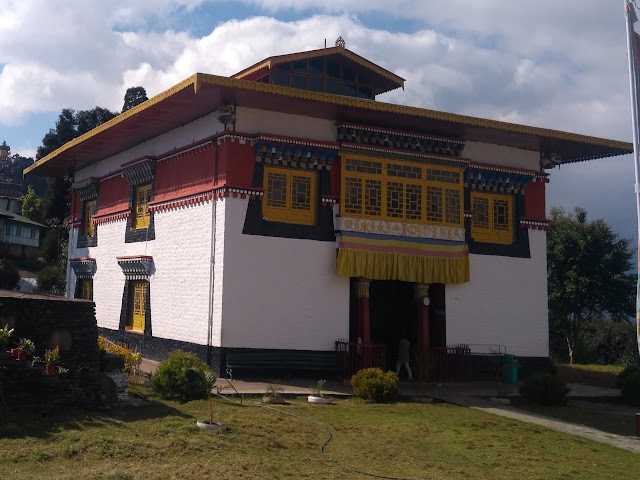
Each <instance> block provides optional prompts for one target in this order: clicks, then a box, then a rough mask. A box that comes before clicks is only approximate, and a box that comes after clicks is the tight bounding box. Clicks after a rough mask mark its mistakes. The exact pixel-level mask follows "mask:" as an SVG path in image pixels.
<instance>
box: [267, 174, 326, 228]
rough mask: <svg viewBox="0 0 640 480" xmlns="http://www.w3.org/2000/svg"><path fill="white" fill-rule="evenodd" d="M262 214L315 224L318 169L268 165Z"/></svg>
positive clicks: (277, 220)
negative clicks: (311, 170)
mask: <svg viewBox="0 0 640 480" xmlns="http://www.w3.org/2000/svg"><path fill="white" fill-rule="evenodd" d="M264 190H265V193H264V195H265V198H264V201H263V205H262V214H263V216H264V217H265V219H267V220H269V221H272V222H284V223H297V224H300V225H313V224H314V223H315V214H316V212H315V209H316V173H315V172H303V171H300V170H294V169H287V168H279V167H265V169H264Z"/></svg>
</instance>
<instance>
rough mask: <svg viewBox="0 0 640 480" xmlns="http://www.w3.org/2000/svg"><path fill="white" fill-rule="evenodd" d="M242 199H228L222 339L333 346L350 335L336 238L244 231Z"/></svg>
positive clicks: (256, 344) (226, 342)
mask: <svg viewBox="0 0 640 480" xmlns="http://www.w3.org/2000/svg"><path fill="white" fill-rule="evenodd" d="M247 203H248V200H242V199H239V198H237V199H234V198H229V199H227V200H226V201H225V210H226V221H225V230H226V240H225V247H224V286H223V289H224V297H223V304H222V305H223V307H222V308H223V324H222V345H223V346H224V347H253V348H283V349H299V350H333V349H334V348H335V343H334V342H335V341H336V340H337V339H338V338H347V337H348V335H349V279H348V278H346V277H339V276H338V275H336V273H335V272H336V250H335V244H334V243H333V242H318V241H314V240H297V239H290V238H273V237H263V236H258V235H242V228H243V224H244V218H245V212H246V209H247Z"/></svg>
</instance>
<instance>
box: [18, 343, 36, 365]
mask: <svg viewBox="0 0 640 480" xmlns="http://www.w3.org/2000/svg"><path fill="white" fill-rule="evenodd" d="M18 350H19V351H20V352H19V357H18V358H19V359H20V360H26V359H27V357H30V356H31V355H33V354H34V353H35V351H36V346H35V344H34V343H33V340H31V339H29V338H21V339H20V340H18Z"/></svg>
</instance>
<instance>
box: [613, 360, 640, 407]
mask: <svg viewBox="0 0 640 480" xmlns="http://www.w3.org/2000/svg"><path fill="white" fill-rule="evenodd" d="M627 370H628V372H627ZM625 372H626V373H625ZM623 374H625V375H624V376H623ZM618 385H619V386H620V393H621V394H622V399H623V400H624V401H625V402H626V403H629V404H631V405H633V406H636V407H637V406H640V368H638V367H629V368H625V369H624V370H623V371H622V372H621V373H620V375H619V376H618Z"/></svg>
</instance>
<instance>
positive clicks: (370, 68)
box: [231, 47, 404, 95]
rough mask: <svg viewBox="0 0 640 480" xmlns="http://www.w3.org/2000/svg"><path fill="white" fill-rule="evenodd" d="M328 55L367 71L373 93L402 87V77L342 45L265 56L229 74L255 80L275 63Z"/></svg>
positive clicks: (353, 67) (358, 70) (354, 68)
mask: <svg viewBox="0 0 640 480" xmlns="http://www.w3.org/2000/svg"><path fill="white" fill-rule="evenodd" d="M317 57H328V58H333V59H335V60H336V61H337V62H338V63H342V64H348V65H349V66H350V67H351V68H352V69H353V70H355V71H356V72H358V73H361V72H362V71H366V72H367V76H368V77H371V79H372V82H373V84H374V85H375V95H379V94H381V93H384V92H388V91H390V90H395V89H396V88H400V87H402V88H403V89H404V78H402V77H399V76H398V75H396V74H395V73H392V72H390V71H389V70H386V69H385V68H382V67H381V66H379V65H376V64H375V63H373V62H370V61H369V60H367V59H366V58H364V57H361V56H360V55H358V54H357V53H353V52H352V51H351V50H347V49H346V48H344V47H330V48H321V49H318V50H309V51H307V52H299V53H289V54H286V55H277V56H273V57H268V58H265V59H264V60H262V61H260V62H258V63H255V64H253V65H251V66H250V67H247V68H245V69H244V70H242V71H240V72H238V73H236V74H235V75H231V78H238V79H244V80H255V79H256V78H259V77H261V76H262V75H264V74H265V73H267V72H268V71H270V70H272V69H273V68H274V67H275V66H276V65H279V64H281V63H288V62H295V61H297V60H306V59H308V58H317Z"/></svg>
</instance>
